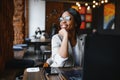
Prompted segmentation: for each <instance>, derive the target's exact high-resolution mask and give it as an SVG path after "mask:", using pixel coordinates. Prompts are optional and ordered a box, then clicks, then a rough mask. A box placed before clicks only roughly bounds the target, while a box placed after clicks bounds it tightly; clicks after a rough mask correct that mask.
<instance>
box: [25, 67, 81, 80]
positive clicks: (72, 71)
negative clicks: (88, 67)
mask: <svg viewBox="0 0 120 80" xmlns="http://www.w3.org/2000/svg"><path fill="white" fill-rule="evenodd" d="M51 70H53V71H57V73H56V72H55V73H52V72H51V73H52V74H49V73H47V72H46V69H45V68H39V71H36V72H28V71H27V69H25V71H24V75H23V80H68V79H70V78H74V79H75V78H77V77H78V75H79V77H78V78H79V79H80V77H81V71H82V68H80V67H69V68H51ZM76 71H77V73H76ZM71 75H72V76H71ZM78 78H77V79H78ZM74 79H73V80H74Z"/></svg>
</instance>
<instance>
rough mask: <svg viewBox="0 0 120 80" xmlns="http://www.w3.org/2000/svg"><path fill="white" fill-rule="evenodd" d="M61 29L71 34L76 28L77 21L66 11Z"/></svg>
mask: <svg viewBox="0 0 120 80" xmlns="http://www.w3.org/2000/svg"><path fill="white" fill-rule="evenodd" d="M60 28H61V29H62V28H64V29H66V30H67V31H68V32H71V31H73V30H74V28H75V21H74V18H73V16H72V15H71V14H70V13H69V12H67V11H65V12H64V13H63V14H62V16H61V18H60Z"/></svg>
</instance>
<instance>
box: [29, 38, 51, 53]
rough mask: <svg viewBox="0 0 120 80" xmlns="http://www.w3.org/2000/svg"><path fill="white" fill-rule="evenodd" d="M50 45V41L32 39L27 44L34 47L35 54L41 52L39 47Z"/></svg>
mask: <svg viewBox="0 0 120 80" xmlns="http://www.w3.org/2000/svg"><path fill="white" fill-rule="evenodd" d="M50 43H51V39H46V38H45V39H34V40H31V41H30V42H29V44H31V45H34V52H35V54H36V53H37V50H39V51H41V49H40V46H41V45H48V44H50Z"/></svg>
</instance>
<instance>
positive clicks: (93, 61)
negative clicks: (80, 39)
mask: <svg viewBox="0 0 120 80" xmlns="http://www.w3.org/2000/svg"><path fill="white" fill-rule="evenodd" d="M119 71H120V36H110V35H88V36H87V37H86V43H85V53H84V65H83V80H120V72H119Z"/></svg>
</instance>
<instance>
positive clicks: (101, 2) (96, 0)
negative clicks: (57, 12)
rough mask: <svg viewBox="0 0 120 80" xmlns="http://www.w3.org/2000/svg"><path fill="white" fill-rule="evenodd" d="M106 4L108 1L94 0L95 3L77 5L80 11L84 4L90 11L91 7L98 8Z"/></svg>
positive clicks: (79, 3)
mask: <svg viewBox="0 0 120 80" xmlns="http://www.w3.org/2000/svg"><path fill="white" fill-rule="evenodd" d="M104 3H108V0H93V2H76V5H77V6H78V8H79V9H81V4H84V5H85V6H86V7H87V8H88V9H89V8H90V6H92V7H93V8H96V7H99V6H100V5H101V4H104Z"/></svg>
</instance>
